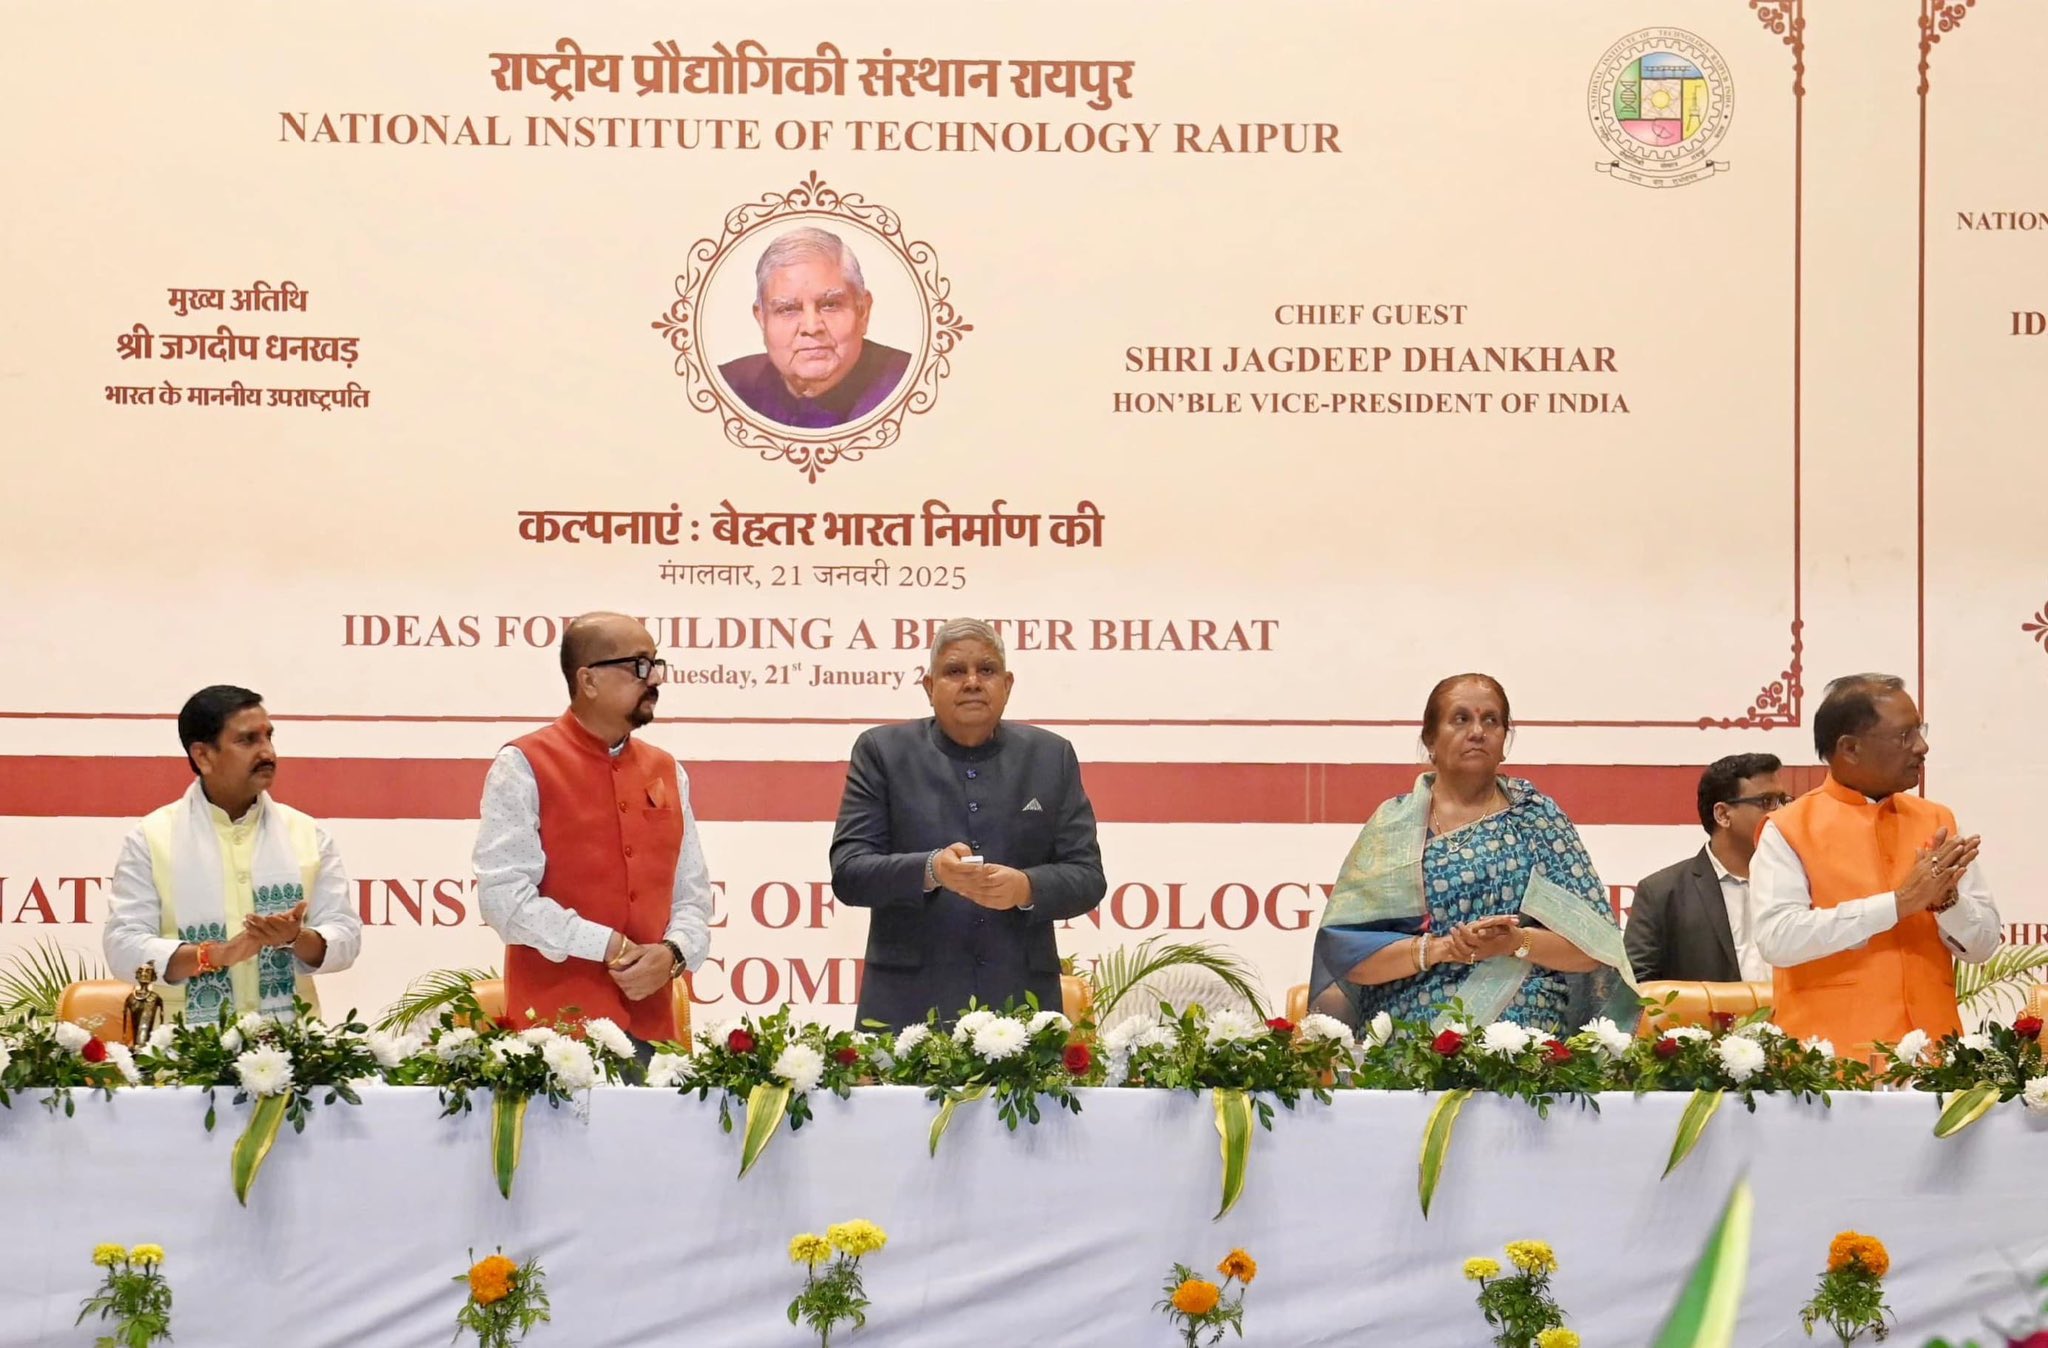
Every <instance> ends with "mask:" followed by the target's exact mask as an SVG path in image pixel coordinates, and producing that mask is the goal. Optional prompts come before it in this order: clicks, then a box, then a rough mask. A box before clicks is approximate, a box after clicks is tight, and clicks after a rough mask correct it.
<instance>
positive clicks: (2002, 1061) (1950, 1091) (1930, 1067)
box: [1877, 1016, 2048, 1137]
mask: <svg viewBox="0 0 2048 1348" xmlns="http://www.w3.org/2000/svg"><path fill="white" fill-rule="evenodd" d="M1877 1049H1878V1052H1879V1054H1880V1055H1881V1056H1882V1057H1883V1058H1884V1060H1885V1066H1884V1068H1883V1070H1882V1072H1881V1073H1880V1076H1881V1078H1882V1080H1883V1081H1884V1082H1885V1083H1886V1084H1888V1085H1892V1086H1899V1087H1905V1088H1907V1089H1911V1090H1916V1091H1927V1092H1930V1093H1932V1094H1933V1095H1934V1096H1935V1097H1936V1099H1938V1100H1940V1101H1941V1103H1942V1110H1941V1115H1940V1117H1939V1118H1937V1119H1936V1120H1935V1124H1934V1135H1935V1136H1936V1137H1954V1136H1955V1135H1956V1134H1957V1133H1960V1132H1961V1131H1963V1129H1965V1128H1967V1127H1969V1126H1970V1125H1971V1124H1973V1123H1975V1122H1976V1121H1977V1120H1979V1119H1981V1118H1983V1117H1984V1116H1985V1115H1986V1114H1988V1113H1990V1112H1991V1107H1992V1106H1993V1105H1996V1104H1999V1103H2001V1102H2002V1101H2006V1100H2014V1099H2017V1100H2019V1101H2020V1102H2021V1103H2022V1104H2023V1105H2024V1106H2025V1107H2026V1108H2028V1109H2030V1110H2036V1111H2041V1110H2048V1054H2044V1053H2043V1052H2042V1049H2041V1018H2040V1017H2039V1016H2021V1017H2019V1018H2018V1019H2017V1020H2014V1021H2013V1022H2012V1023H2011V1024H2009V1025H2001V1024H1999V1023H1997V1022H1995V1021H1993V1022H1987V1023H1986V1024H1985V1025H1984V1027H1983V1028H1982V1029H1980V1030H1977V1031H1975V1032H1973V1033H1970V1034H1951V1035H1945V1036H1943V1037H1942V1039H1941V1040H1940V1041H1939V1042H1938V1043H1937V1042H1934V1041H1931V1040H1929V1038H1928V1037H1927V1035H1926V1034H1925V1033H1924V1032H1922V1031H1920V1030H1913V1031H1911V1032H1909V1033H1908V1034H1907V1035H1906V1037H1905V1038H1903V1039H1901V1040H1900V1041H1899V1042H1898V1043H1897V1044H1896V1045H1892V1044H1884V1043H1880V1044H1879V1045H1878V1046H1877Z"/></svg>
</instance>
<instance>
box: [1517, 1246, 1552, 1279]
mask: <svg viewBox="0 0 2048 1348" xmlns="http://www.w3.org/2000/svg"><path fill="white" fill-rule="evenodd" d="M1508 1262H1509V1263H1511V1264H1513V1265H1514V1266H1515V1267H1516V1268H1518V1269H1520V1270H1522V1272H1524V1273H1555V1272H1557V1253H1556V1252H1555V1251H1554V1250H1552V1249H1551V1248H1550V1247H1549V1246H1548V1245H1546V1244H1544V1243H1543V1242H1542V1241H1540V1240H1511V1241H1509V1242H1508Z"/></svg>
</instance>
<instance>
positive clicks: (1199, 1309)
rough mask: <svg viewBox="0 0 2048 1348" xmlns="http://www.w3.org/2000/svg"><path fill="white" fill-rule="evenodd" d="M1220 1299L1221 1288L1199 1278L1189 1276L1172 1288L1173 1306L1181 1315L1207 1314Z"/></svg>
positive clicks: (1221, 1295)
mask: <svg viewBox="0 0 2048 1348" xmlns="http://www.w3.org/2000/svg"><path fill="white" fill-rule="evenodd" d="M1222 1299H1223V1289H1222V1288H1220V1287H1218V1286H1217V1285H1216V1284H1215V1283H1213V1282H1205V1281H1203V1280H1202V1279H1200V1278H1189V1279H1188V1280H1187V1281H1186V1282H1184V1283H1182V1284H1181V1285H1180V1286H1178V1287H1176V1288H1174V1289H1173V1308H1174V1309H1175V1310H1177V1311H1179V1312H1180V1313H1181V1314H1182V1315H1197V1316H1199V1315H1207V1314H1208V1313H1209V1312H1210V1311H1213V1310H1215V1309H1216V1303H1217V1302H1218V1301H1221V1300H1222Z"/></svg>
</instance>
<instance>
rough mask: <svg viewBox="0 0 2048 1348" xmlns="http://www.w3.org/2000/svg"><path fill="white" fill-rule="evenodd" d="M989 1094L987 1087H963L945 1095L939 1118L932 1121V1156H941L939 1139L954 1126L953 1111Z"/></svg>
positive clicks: (940, 1105)
mask: <svg viewBox="0 0 2048 1348" xmlns="http://www.w3.org/2000/svg"><path fill="white" fill-rule="evenodd" d="M987 1094H988V1087H986V1086H963V1087H961V1088H960V1089H959V1090H956V1091H947V1092H946V1093H945V1099H944V1100H943V1101H941V1102H940V1104H939V1116H938V1117H937V1118H935V1119H933V1120H932V1141H931V1154H932V1155H934V1156H937V1155H938V1154H939V1139H940V1138H942V1137H944V1136H945V1135H946V1130H947V1129H948V1128H950V1127H952V1126H953V1111H954V1110H956V1109H958V1108H959V1107H960V1106H962V1105H964V1104H967V1103H969V1102H971V1101H974V1100H979V1099H981V1098H982V1097H983V1096H985V1095H987Z"/></svg>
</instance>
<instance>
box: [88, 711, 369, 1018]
mask: <svg viewBox="0 0 2048 1348" xmlns="http://www.w3.org/2000/svg"><path fill="white" fill-rule="evenodd" d="M272 736H273V728H272V726H271V723H270V717H269V715H268V714H267V713H266V712H265V711H264V709H263V699H262V698H260V697H258V696H257V695H256V694H255V693H252V692H250V691H249V690H248V689H246V688H236V687H232V686H228V685H217V686H214V687H211V688H204V689H201V690H200V691H199V692H197V693H194V694H193V695H192V697H191V698H190V699H188V700H187V701H186V703H185V706H184V708H183V710H181V711H180V712H179V713H178V738H179V741H180V743H182V744H183V745H184V748H185V758H186V761H187V762H188V763H189V764H191V767H192V771H193V773H194V774H195V775H196V777H197V780H196V781H194V782H193V783H192V786H191V788H190V789H189V790H188V791H186V793H185V794H184V795H183V796H182V797H180V798H179V799H178V800H176V801H174V802H172V803H171V804H169V805H166V806H164V807H162V808H161V809H158V810H154V811H152V812H151V813H150V814H148V815H147V816H145V817H144V818H143V820H142V822H141V823H140V824H138V825H136V827H135V829H134V831H133V832H131V833H130V834H129V835H128V837H127V840H126V841H125V842H124V843H123V844H122V846H121V858H120V860H119V861H118V862H116V863H115V866H114V883H113V890H112V898H111V901H110V904H109V909H108V914H107V924H106V928H105V930H104V932H103V933H102V940H103V943H104V945H105V947H106V953H107V963H108V965H109V966H110V967H111V968H112V971H113V973H114V975H115V977H117V978H127V979H133V978H134V977H135V972H136V970H137V969H139V968H141V966H142V965H144V964H151V965H154V966H155V968H156V971H157V974H158V976H159V979H160V982H159V985H158V986H159V987H160V988H161V989H162V992H163V996H164V1002H165V1008H166V1010H168V1011H169V1012H170V1013H171V1014H173V1015H175V1014H178V1013H180V1012H182V1013H183V1014H184V1016H185V1018H186V1020H187V1022H188V1023H191V1024H215V1023H225V1022H227V1021H232V1020H234V1019H236V1018H237V1017H239V1016H243V1015H247V1014H249V1013H251V1012H256V1013H259V1014H262V1015H267V1016H273V1017H276V1018H278V1019H281V1020H288V1019H290V1018H291V1017H292V1015H293V1014H294V1010H293V999H294V998H295V997H297V998H302V999H304V1000H305V1001H306V1002H307V1003H309V1004H311V1005H312V1006H314V1007H315V1008H316V1009H317V1007H318V1005H319V1003H318V1000H317V998H316V996H315V994H314V991H313V986H312V982H311V977H312V974H313V973H314V972H315V971H316V970H318V971H321V972H325V973H332V972H336V971H339V970H342V969H346V968H347V967H348V966H349V965H351V964H353V963H354V962H355V958H356V952H357V951H358V950H359V949H360V948H361V947H362V935H363V928H362V921H361V919H360V918H358V917H357V915H356V912H355V909H354V907H353V906H352V905H351V904H350V902H349V884H348V874H347V872H346V871H344V870H343V869H342V865H341V857H340V855H339V854H338V853H337V852H336V851H335V847H334V840H333V839H332V838H330V837H328V835H327V830H326V829H324V828H322V827H321V826H320V825H319V824H317V823H315V822H314V821H313V819H312V818H311V817H309V816H307V815H305V814H302V813H301V812H299V811H298V810H294V809H292V808H291V807H290V806H287V805H280V804H279V803H278V802H276V801H275V800H272V799H271V797H270V791H269V788H270V785H271V782H272V781H273V780H274V779H275V778H276V775H277V753H276V749H275V746H274V744H273V741H272Z"/></svg>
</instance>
